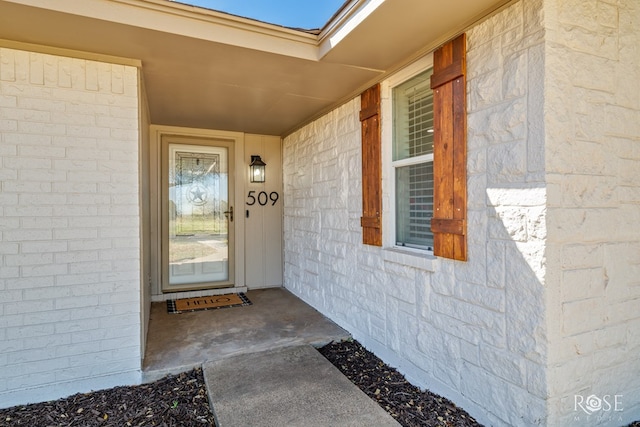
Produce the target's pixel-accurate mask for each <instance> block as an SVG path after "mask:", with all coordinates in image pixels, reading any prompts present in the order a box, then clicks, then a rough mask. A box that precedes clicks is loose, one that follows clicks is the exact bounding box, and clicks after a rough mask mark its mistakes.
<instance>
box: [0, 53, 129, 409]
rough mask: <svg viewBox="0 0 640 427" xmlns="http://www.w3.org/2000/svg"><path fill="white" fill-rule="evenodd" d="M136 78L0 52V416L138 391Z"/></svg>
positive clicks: (119, 70) (124, 69)
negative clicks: (112, 390) (18, 407)
mask: <svg viewBox="0 0 640 427" xmlns="http://www.w3.org/2000/svg"><path fill="white" fill-rule="evenodd" d="M138 149H139V148H138V74H137V69H136V68H135V67H130V66H123V65H112V64H107V63H101V62H94V61H87V60H81V59H72V58H66V57H59V56H53V55H46V54H41V53H33V52H25V51H20V50H14V49H7V48H0V182H1V190H2V191H1V192H0V407H8V406H12V405H14V404H23V403H25V402H37V401H41V400H49V399H54V398H58V397H61V396H66V395H69V394H72V393H77V392H80V391H89V390H92V389H100V388H106V387H111V386H115V385H122V384H132V383H137V382H139V381H140V365H141V362H140V358H141V349H140V347H141V344H140V343H141V341H140V328H141V319H140V239H139V235H140V224H139V222H140V221H139V191H138Z"/></svg>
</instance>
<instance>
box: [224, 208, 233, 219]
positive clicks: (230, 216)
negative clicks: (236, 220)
mask: <svg viewBox="0 0 640 427" xmlns="http://www.w3.org/2000/svg"><path fill="white" fill-rule="evenodd" d="M223 213H224V214H225V216H226V217H227V218H229V221H231V222H233V206H231V207H230V208H229V210H228V211H224V212H223Z"/></svg>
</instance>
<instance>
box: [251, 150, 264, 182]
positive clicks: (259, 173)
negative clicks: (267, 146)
mask: <svg viewBox="0 0 640 427" xmlns="http://www.w3.org/2000/svg"><path fill="white" fill-rule="evenodd" d="M265 166H267V164H266V163H265V162H263V161H262V159H261V158H260V156H253V155H252V156H251V163H250V164H249V169H251V182H264V167H265Z"/></svg>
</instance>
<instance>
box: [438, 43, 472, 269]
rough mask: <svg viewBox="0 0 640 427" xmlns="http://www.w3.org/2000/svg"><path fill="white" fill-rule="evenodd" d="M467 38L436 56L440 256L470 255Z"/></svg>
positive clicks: (464, 257) (446, 46) (447, 47)
mask: <svg viewBox="0 0 640 427" xmlns="http://www.w3.org/2000/svg"><path fill="white" fill-rule="evenodd" d="M465 74H466V38H465V35H464V34H462V35H461V36H459V37H457V38H456V39H454V40H452V41H450V42H448V43H446V44H445V45H444V46H442V47H441V48H439V49H438V50H436V51H435V53H434V55H433V75H432V76H431V88H432V89H433V92H434V93H433V116H434V142H433V176H434V201H433V219H432V220H431V231H433V234H434V236H433V238H434V243H433V251H434V254H435V255H436V256H441V257H445V258H453V259H456V260H461V261H466V260H467V238H466V234H467V107H466V78H465Z"/></svg>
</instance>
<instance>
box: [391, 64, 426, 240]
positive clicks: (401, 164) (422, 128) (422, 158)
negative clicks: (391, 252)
mask: <svg viewBox="0 0 640 427" xmlns="http://www.w3.org/2000/svg"><path fill="white" fill-rule="evenodd" d="M430 76H431V70H428V71H426V72H424V73H422V74H419V75H417V76H415V77H413V78H412V79H410V80H408V81H407V82H405V83H403V84H401V85H399V86H397V87H395V88H394V89H393V111H394V141H393V167H394V168H395V180H396V244H397V245H400V246H410V247H417V248H424V249H432V248H433V234H432V233H431V230H430V226H431V217H432V216H433V92H432V90H431V88H430V85H429V83H430Z"/></svg>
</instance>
